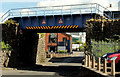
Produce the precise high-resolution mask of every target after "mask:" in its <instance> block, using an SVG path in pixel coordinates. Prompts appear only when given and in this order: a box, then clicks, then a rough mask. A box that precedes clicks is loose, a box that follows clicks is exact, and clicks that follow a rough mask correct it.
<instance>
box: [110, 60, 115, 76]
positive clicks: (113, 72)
mask: <svg viewBox="0 0 120 77" xmlns="http://www.w3.org/2000/svg"><path fill="white" fill-rule="evenodd" d="M111 75H112V76H115V60H112V63H111Z"/></svg>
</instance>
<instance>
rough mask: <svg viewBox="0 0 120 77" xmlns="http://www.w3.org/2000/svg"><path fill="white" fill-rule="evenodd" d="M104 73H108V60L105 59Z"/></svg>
mask: <svg viewBox="0 0 120 77" xmlns="http://www.w3.org/2000/svg"><path fill="white" fill-rule="evenodd" d="M103 73H107V60H106V59H104V64H103Z"/></svg>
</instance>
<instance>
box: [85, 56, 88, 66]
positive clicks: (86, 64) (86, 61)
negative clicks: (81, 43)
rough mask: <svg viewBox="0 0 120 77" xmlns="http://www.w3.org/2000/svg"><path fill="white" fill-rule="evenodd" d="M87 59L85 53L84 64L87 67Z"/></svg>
mask: <svg viewBox="0 0 120 77" xmlns="http://www.w3.org/2000/svg"><path fill="white" fill-rule="evenodd" d="M87 60H88V56H87V55H85V66H86V67H87V62H88V61H87Z"/></svg>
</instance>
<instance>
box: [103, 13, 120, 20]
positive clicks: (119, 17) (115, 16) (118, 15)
mask: <svg viewBox="0 0 120 77" xmlns="http://www.w3.org/2000/svg"><path fill="white" fill-rule="evenodd" d="M104 13H106V14H107V15H108V16H111V15H112V18H113V19H120V11H111V12H110V11H104Z"/></svg>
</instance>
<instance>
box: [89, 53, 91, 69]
mask: <svg viewBox="0 0 120 77" xmlns="http://www.w3.org/2000/svg"><path fill="white" fill-rule="evenodd" d="M90 64H91V63H90V55H88V67H89V68H90Z"/></svg>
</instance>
